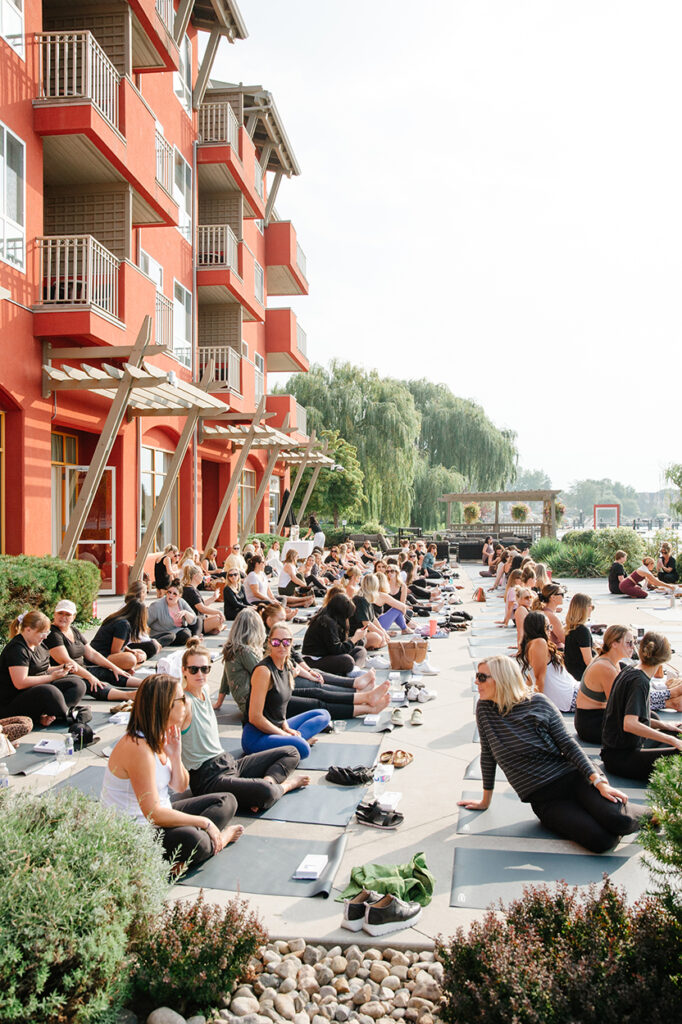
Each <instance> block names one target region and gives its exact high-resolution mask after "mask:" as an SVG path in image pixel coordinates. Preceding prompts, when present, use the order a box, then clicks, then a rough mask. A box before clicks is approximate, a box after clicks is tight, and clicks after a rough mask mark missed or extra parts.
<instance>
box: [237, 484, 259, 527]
mask: <svg viewBox="0 0 682 1024" xmlns="http://www.w3.org/2000/svg"><path fill="white" fill-rule="evenodd" d="M255 500H256V474H255V472H254V471H253V470H252V469H245V470H244V471H243V472H242V475H241V478H240V480H239V487H238V489H237V529H238V532H239V535H240V536H241V534H242V531H243V529H244V524H245V522H246V520H247V519H248V518H249V517H250V515H251V511H252V509H253V503H254V501H255Z"/></svg>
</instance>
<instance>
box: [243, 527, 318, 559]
mask: <svg viewBox="0 0 682 1024" xmlns="http://www.w3.org/2000/svg"><path fill="white" fill-rule="evenodd" d="M303 532H304V533H305V532H306V531H305V530H304V531H303ZM254 540H259V541H260V542H261V544H262V545H263V550H264V551H265V553H266V554H267V553H268V551H269V550H270V548H271V547H272V545H273V544H274V542H275V541H276V540H279V542H280V544H283V543H284V541H285V540H286V537H275V535H274V533H250V534H249V535H248V537H247V538H246V543H247V544H253V542H254Z"/></svg>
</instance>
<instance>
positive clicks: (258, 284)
mask: <svg viewBox="0 0 682 1024" xmlns="http://www.w3.org/2000/svg"><path fill="white" fill-rule="evenodd" d="M253 289H254V292H255V295H256V298H257V299H258V301H259V302H260V304H261V306H263V305H265V274H264V273H263V268H262V267H261V265H260V263H256V262H255V261H254V264H253Z"/></svg>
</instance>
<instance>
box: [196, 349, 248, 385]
mask: <svg viewBox="0 0 682 1024" xmlns="http://www.w3.org/2000/svg"><path fill="white" fill-rule="evenodd" d="M211 359H212V360H213V364H214V366H213V379H214V381H215V382H216V384H220V385H221V386H223V387H228V388H230V390H231V391H236V392H237V394H241V390H242V386H241V376H242V373H241V362H242V360H241V356H240V354H239V352H238V351H237V349H236V348H231V347H230V346H229V345H200V346H199V375H200V376H201V375H202V374H203V372H204V370H205V369H206V367H207V366H208V364H209V362H210V360H211Z"/></svg>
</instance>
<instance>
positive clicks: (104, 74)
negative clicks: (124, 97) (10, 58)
mask: <svg viewBox="0 0 682 1024" xmlns="http://www.w3.org/2000/svg"><path fill="white" fill-rule="evenodd" d="M36 40H37V42H38V52H39V54H40V77H39V90H40V92H39V97H38V98H39V99H41V100H66V99H68V100H71V99H83V100H90V102H91V103H92V104H93V106H95V107H96V108H97V110H99V112H100V114H101V115H102V117H104V118H106V120H107V121H108V122H109V123H110V124H111V125H113V127H114V128H116V129H118V124H119V119H118V94H119V83H120V81H121V76H120V75H119V73H118V71H117V70H116V68H115V67H114V65H113V64H112V63H111V61H110V60H109V58H108V57H107V55H106V53H105V52H104V50H103V49H102V47H101V46H100V45H99V43H98V42H97V40H96V39H95V37H94V36H93V35H92V33H91V32H87V31H86V32H43V33H40V34H39V35H37V36H36Z"/></svg>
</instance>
